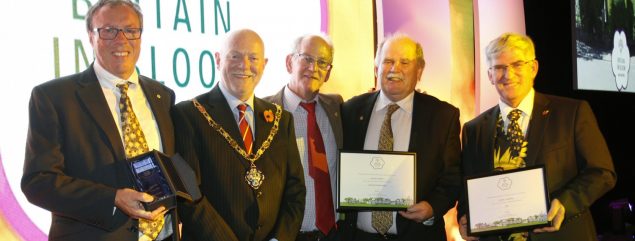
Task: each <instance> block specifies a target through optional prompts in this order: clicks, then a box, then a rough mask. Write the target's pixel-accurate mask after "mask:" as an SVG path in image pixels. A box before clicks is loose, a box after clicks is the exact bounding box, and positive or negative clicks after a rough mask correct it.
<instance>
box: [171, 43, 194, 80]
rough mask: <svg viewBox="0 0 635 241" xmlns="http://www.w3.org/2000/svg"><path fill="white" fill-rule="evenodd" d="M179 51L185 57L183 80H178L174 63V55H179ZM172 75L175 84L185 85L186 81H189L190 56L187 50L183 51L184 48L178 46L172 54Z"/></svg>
mask: <svg viewBox="0 0 635 241" xmlns="http://www.w3.org/2000/svg"><path fill="white" fill-rule="evenodd" d="M179 53H182V54H183V56H184V57H185V67H186V75H185V81H184V82H180V81H179V76H178V74H177V72H178V71H177V69H176V66H177V63H176V57H178V56H179ZM172 75H173V76H174V82H176V85H178V86H179V87H186V86H187V83H188V82H190V56H189V55H188V54H187V51H185V49H183V48H178V49H176V51H174V55H173V56H172Z"/></svg>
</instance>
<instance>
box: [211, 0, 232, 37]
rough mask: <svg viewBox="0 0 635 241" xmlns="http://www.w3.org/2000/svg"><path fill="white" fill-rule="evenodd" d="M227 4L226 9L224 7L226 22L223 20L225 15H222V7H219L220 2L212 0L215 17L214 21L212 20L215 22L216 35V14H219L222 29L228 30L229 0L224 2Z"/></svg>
mask: <svg viewBox="0 0 635 241" xmlns="http://www.w3.org/2000/svg"><path fill="white" fill-rule="evenodd" d="M226 3H227V4H226V5H227V9H226V11H225V12H226V13H227V22H225V17H224V15H223V12H222V11H221V10H222V9H221V8H220V2H219V1H218V0H214V17H216V21H214V22H215V23H216V28H215V30H216V32H215V33H216V35H218V15H219V14H220V19H221V20H222V21H223V29H224V30H225V33H227V32H229V29H230V22H229V19H230V18H229V1H227V2H226Z"/></svg>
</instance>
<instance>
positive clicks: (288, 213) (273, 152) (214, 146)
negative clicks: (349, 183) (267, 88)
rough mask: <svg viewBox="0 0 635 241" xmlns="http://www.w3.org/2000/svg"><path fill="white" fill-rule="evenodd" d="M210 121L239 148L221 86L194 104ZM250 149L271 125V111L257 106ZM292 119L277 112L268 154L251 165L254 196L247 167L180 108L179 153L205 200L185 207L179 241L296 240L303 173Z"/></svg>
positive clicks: (197, 117)
mask: <svg viewBox="0 0 635 241" xmlns="http://www.w3.org/2000/svg"><path fill="white" fill-rule="evenodd" d="M196 100H198V102H199V103H201V105H202V106H203V107H204V108H205V109H206V110H207V112H208V113H209V115H210V116H211V117H212V118H213V119H214V120H215V121H216V122H217V123H218V124H219V125H220V126H222V127H223V128H224V129H225V131H227V133H229V135H230V136H231V137H232V138H233V139H234V140H236V141H237V142H238V144H239V145H241V146H243V141H242V138H240V130H239V129H238V124H237V123H236V121H235V120H234V117H233V114H232V111H231V110H230V107H229V105H228V104H227V100H226V99H225V97H224V96H223V94H222V92H221V91H220V88H219V87H218V86H216V87H214V88H213V89H212V90H211V91H210V92H209V93H205V94H202V95H199V96H197V97H196ZM253 108H254V123H255V126H256V127H255V130H256V132H255V135H254V143H253V145H254V147H253V150H254V151H256V150H258V149H259V148H260V147H261V145H262V143H263V142H264V140H265V139H266V138H267V136H268V135H269V130H271V128H272V127H273V125H274V123H273V122H267V121H266V120H265V118H264V115H263V112H264V111H265V110H271V111H272V113H274V114H275V112H276V107H275V106H274V105H273V104H271V103H269V102H266V101H263V100H261V99H259V98H254V107H253ZM292 118H293V117H292V116H291V114H290V113H289V112H287V111H284V110H283V112H282V118H281V120H280V124H279V127H278V133H277V134H276V136H275V137H274V139H273V141H272V142H271V146H270V147H269V149H267V150H266V151H265V152H264V154H263V155H262V156H261V157H260V158H259V159H258V160H257V161H256V162H255V165H256V166H257V168H258V169H259V170H260V171H262V172H263V174H264V175H265V180H264V182H263V184H262V186H261V187H260V188H259V189H258V190H253V189H252V188H251V187H250V186H249V185H248V184H247V183H246V182H245V173H246V171H247V170H248V169H249V167H250V164H249V161H248V160H246V159H245V158H243V157H242V156H241V155H240V154H238V152H236V151H235V150H234V149H233V148H231V147H230V145H229V144H228V142H227V141H226V140H225V138H224V137H223V136H221V135H220V134H219V133H218V132H217V131H216V130H215V129H214V128H212V127H210V125H209V123H208V122H207V119H206V118H205V117H203V115H202V114H201V113H200V112H199V111H198V109H196V108H195V107H194V105H193V103H192V101H183V102H181V103H179V104H177V105H176V107H175V108H174V110H173V119H174V123H175V133H176V140H177V145H176V148H177V152H179V153H180V154H181V155H182V156H183V158H185V160H186V161H187V162H188V163H189V164H190V166H192V168H193V169H194V170H195V172H196V176H197V178H198V180H199V186H200V189H201V193H202V194H203V198H201V200H198V201H197V202H182V203H180V204H181V206H179V212H180V213H181V215H182V216H181V218H182V220H183V240H200V241H202V240H223V241H224V240H269V239H270V238H277V239H278V240H280V241H290V240H295V237H296V235H297V233H298V231H299V230H300V225H301V224H302V217H303V215H304V199H305V195H306V189H305V186H304V173H303V172H302V164H301V162H300V155H299V154H298V148H297V145H296V142H295V132H294V126H293V119H292Z"/></svg>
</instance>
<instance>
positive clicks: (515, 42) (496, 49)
mask: <svg viewBox="0 0 635 241" xmlns="http://www.w3.org/2000/svg"><path fill="white" fill-rule="evenodd" d="M514 50H518V51H520V52H521V53H522V54H523V55H524V56H525V57H528V59H535V58H536V49H535V47H534V42H533V41H532V40H531V38H529V36H526V35H522V34H517V33H504V34H502V35H501V36H498V37H497V38H495V39H494V40H492V41H490V42H489V44H487V47H486V48H485V54H486V56H487V64H488V65H491V64H492V61H493V60H494V58H496V57H498V56H499V55H500V54H501V53H502V52H505V51H514Z"/></svg>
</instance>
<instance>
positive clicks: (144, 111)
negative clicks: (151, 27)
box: [93, 61, 173, 240]
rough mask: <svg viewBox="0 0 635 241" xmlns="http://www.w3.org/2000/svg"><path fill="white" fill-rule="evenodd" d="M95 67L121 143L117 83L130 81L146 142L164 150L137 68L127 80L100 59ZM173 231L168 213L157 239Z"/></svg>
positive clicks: (119, 95) (154, 147)
mask: <svg viewBox="0 0 635 241" xmlns="http://www.w3.org/2000/svg"><path fill="white" fill-rule="evenodd" d="M93 68H94V69H95V75H97V80H98V81H99V85H100V86H101V90H102V91H103V92H104V97H106V102H107V103H108V109H110V113H111V114H112V117H113V119H114V121H115V124H116V125H117V130H119V136H120V137H121V143H124V140H123V131H122V130H121V110H120V109H119V98H121V91H120V90H119V87H117V85H118V84H124V83H126V82H129V86H128V98H130V103H131V104H132V110H133V111H134V113H135V116H136V117H137V120H138V121H139V125H141V130H142V131H143V136H144V137H145V138H146V142H147V143H148V148H149V149H150V150H153V149H154V150H158V151H161V152H163V145H162V143H161V134H160V133H159V125H158V124H157V121H156V118H154V113H152V108H151V107H150V103H149V102H148V100H147V99H146V96H145V94H144V93H143V89H141V85H140V84H139V74H138V73H137V71H136V70H135V71H134V72H133V73H132V75H130V77H129V78H128V79H127V80H123V79H121V78H119V77H117V76H115V75H113V74H111V73H110V72H108V71H107V70H106V69H104V68H103V67H102V66H101V65H100V64H99V61H95V62H94V63H93ZM116 208H117V207H115V209H114V210H113V214H114V211H115V210H116ZM172 233H173V230H172V219H171V218H170V214H167V215H166V216H165V223H164V224H163V229H162V230H161V232H160V233H159V235H158V236H157V239H156V240H163V239H165V238H166V237H167V236H169V235H171V234H172ZM139 237H140V238H139V240H145V238H147V237H146V236H143V234H142V233H141V232H139Z"/></svg>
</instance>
